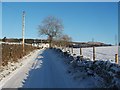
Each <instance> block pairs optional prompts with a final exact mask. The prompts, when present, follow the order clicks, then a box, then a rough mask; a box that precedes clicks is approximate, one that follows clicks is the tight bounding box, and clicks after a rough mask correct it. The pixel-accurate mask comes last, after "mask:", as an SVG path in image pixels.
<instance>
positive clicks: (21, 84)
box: [0, 47, 120, 89]
mask: <svg viewBox="0 0 120 90" xmlns="http://www.w3.org/2000/svg"><path fill="white" fill-rule="evenodd" d="M78 50H79V49H74V53H76V56H77V55H79V51H78ZM91 50H92V48H84V49H83V56H84V57H85V56H86V57H88V56H90V58H92V57H91V56H92V55H89V54H90V53H92V51H91ZM108 51H109V52H108ZM88 52H90V53H88ZM96 53H97V59H103V60H106V58H108V59H109V60H110V59H114V54H115V53H117V49H116V47H97V48H96ZM101 54H102V55H103V56H100V55H101ZM66 55H67V54H66ZM107 56H109V57H107ZM66 57H67V56H66ZM70 58H71V60H73V59H74V57H72V56H70ZM66 60H68V58H65V57H64V56H63V53H61V54H60V53H58V52H55V50H54V49H41V50H36V51H34V52H32V53H30V54H29V55H28V56H26V57H24V58H23V59H22V60H21V61H20V62H19V63H16V64H10V66H9V67H11V68H12V66H16V67H17V69H16V70H14V71H12V69H11V68H9V69H8V71H9V70H10V71H11V73H10V74H9V75H7V76H5V77H4V78H3V79H2V80H1V81H0V89H1V88H96V87H103V86H104V81H103V79H102V78H101V77H100V76H98V75H97V74H95V73H94V72H93V71H92V70H85V69H84V68H86V66H87V64H88V65H89V66H87V67H91V66H90V65H92V62H88V61H83V62H81V63H79V64H78V67H77V68H74V67H73V66H72V64H73V63H72V62H74V61H72V62H71V63H69V64H66V63H65V61H66ZM86 62H87V64H86ZM100 63H101V62H96V63H95V64H96V65H97V64H100ZM82 65H83V66H82ZM85 65H86V66H85ZM106 65H107V66H108V67H109V65H110V62H107V63H106ZM98 66H99V65H98ZM87 69H89V68H87ZM112 69H113V70H116V71H117V70H118V69H117V68H116V67H115V66H113V68H112ZM86 71H87V72H86ZM119 71H120V70H119ZM5 72H6V71H5ZM110 73H112V72H110ZM88 74H89V75H88ZM92 74H93V75H94V76H92ZM11 82H12V83H11ZM116 83H117V82H116Z"/></svg>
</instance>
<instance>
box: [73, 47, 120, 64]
mask: <svg viewBox="0 0 120 90" xmlns="http://www.w3.org/2000/svg"><path fill="white" fill-rule="evenodd" d="M73 53H74V54H76V56H78V55H80V48H74V49H73ZM82 54H83V57H84V58H89V59H90V60H93V55H92V54H93V48H91V47H90V48H82ZM95 54H96V60H104V61H107V60H109V61H110V62H113V63H114V62H115V54H119V53H118V47H117V46H106V47H105V46H104V47H95ZM119 56H120V55H119Z"/></svg>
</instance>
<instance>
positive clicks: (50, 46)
mask: <svg viewBox="0 0 120 90" xmlns="http://www.w3.org/2000/svg"><path fill="white" fill-rule="evenodd" d="M49 48H52V36H49Z"/></svg>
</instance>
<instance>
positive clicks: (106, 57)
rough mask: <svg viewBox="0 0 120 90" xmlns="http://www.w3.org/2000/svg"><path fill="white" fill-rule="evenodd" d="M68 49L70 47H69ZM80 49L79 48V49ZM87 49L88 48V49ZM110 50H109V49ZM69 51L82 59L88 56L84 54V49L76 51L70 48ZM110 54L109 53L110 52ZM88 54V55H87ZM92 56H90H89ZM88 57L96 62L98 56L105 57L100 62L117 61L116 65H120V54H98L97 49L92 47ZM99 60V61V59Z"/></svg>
mask: <svg viewBox="0 0 120 90" xmlns="http://www.w3.org/2000/svg"><path fill="white" fill-rule="evenodd" d="M67 48H68V47H67ZM77 49H78V48H77ZM86 49H87V48H86ZM108 49H109V48H108ZM67 50H69V51H70V53H71V54H76V55H79V56H80V58H83V57H84V56H87V55H84V54H83V52H84V49H83V48H79V51H77V52H76V51H75V50H74V48H72V47H71V48H68V49H67ZM87 52H89V51H87ZM108 52H109V51H108ZM86 54H87V53H86ZM89 54H90V55H89ZM88 55H89V56H90V57H91V58H90V59H92V60H94V61H95V60H96V59H97V58H98V57H96V56H99V55H100V56H101V55H102V56H103V57H104V58H102V59H100V60H112V62H113V61H115V63H116V64H118V63H119V57H120V56H118V54H117V53H114V55H109V54H108V53H106V54H105V53H103V52H98V51H97V50H96V47H92V48H90V53H88ZM97 60H99V59H97Z"/></svg>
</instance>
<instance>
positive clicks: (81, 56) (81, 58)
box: [80, 47, 83, 60]
mask: <svg viewBox="0 0 120 90" xmlns="http://www.w3.org/2000/svg"><path fill="white" fill-rule="evenodd" d="M80 60H83V55H82V48H81V47H80Z"/></svg>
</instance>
